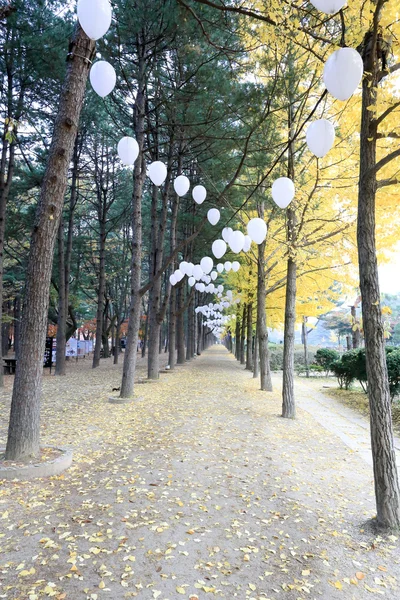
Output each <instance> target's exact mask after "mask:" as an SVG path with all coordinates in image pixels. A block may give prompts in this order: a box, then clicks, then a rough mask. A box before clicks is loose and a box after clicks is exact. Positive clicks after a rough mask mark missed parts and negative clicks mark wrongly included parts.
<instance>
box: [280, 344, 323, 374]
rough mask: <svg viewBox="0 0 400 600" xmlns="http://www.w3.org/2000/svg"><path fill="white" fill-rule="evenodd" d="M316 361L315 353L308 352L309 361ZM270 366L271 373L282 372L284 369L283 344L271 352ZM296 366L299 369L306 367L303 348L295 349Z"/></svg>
mask: <svg viewBox="0 0 400 600" xmlns="http://www.w3.org/2000/svg"><path fill="white" fill-rule="evenodd" d="M312 360H314V353H313V352H311V351H309V352H308V361H309V363H311V361H312ZM269 364H270V368H271V371H280V370H282V369H283V344H280V345H279V346H278V345H276V346H275V348H270V350H269ZM294 366H295V368H296V369H297V367H302V366H305V360H304V350H302V349H301V348H299V349H295V351H294Z"/></svg>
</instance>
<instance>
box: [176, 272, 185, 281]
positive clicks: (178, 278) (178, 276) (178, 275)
mask: <svg viewBox="0 0 400 600" xmlns="http://www.w3.org/2000/svg"><path fill="white" fill-rule="evenodd" d="M174 275H175V279H176V280H177V281H181V280H182V279H183V278H184V274H183V273H182V271H180V270H179V269H177V270H176V271H174Z"/></svg>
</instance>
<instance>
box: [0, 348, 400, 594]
mask: <svg viewBox="0 0 400 600" xmlns="http://www.w3.org/2000/svg"><path fill="white" fill-rule="evenodd" d="M89 366H90V365H89V363H87V365H82V364H81V365H79V366H78V367H76V368H75V366H73V365H71V371H70V373H69V374H68V375H67V377H65V378H55V377H51V378H50V377H46V378H45V381H44V400H43V419H42V427H43V442H44V443H57V444H60V445H70V446H73V447H74V453H75V460H74V463H73V466H72V468H71V469H70V470H69V471H67V472H65V473H64V474H63V475H61V476H59V477H54V478H52V479H49V480H39V481H36V482H4V483H3V484H2V485H0V598H10V599H11V598H13V599H20V600H27V599H30V600H37V599H38V598H47V597H54V598H56V599H58V600H64V599H65V598H68V599H71V600H79V599H80V598H82V599H85V598H86V599H90V600H100V599H102V598H109V599H112V600H119V599H125V598H139V599H140V600H152V599H153V598H159V600H167V599H168V600H177V599H179V598H186V599H187V600H189V599H194V598H199V600H203V599H204V600H206V599H209V598H225V599H232V598H238V599H239V600H247V599H250V600H258V599H261V598H263V599H265V598H269V599H270V600H272V599H288V600H299V599H305V598H308V599H314V598H315V599H316V598H323V599H324V600H330V599H335V598H345V599H349V600H353V599H354V600H358V599H360V598H369V597H370V596H371V595H383V596H384V598H390V599H398V598H399V595H400V587H399V583H398V581H399V576H400V566H399V562H400V553H399V541H398V539H397V537H396V536H387V537H384V538H383V537H375V536H374V535H373V534H371V533H369V531H368V530H367V529H365V530H364V526H363V523H364V522H365V521H366V519H368V518H370V517H371V516H372V515H373V514H374V495H373V487H372V474H371V468H370V466H369V465H368V464H367V463H366V462H365V460H364V459H363V457H362V456H361V455H360V452H358V451H355V450H354V449H353V448H352V447H349V446H348V445H346V443H343V441H342V440H341V439H339V438H338V437H337V435H336V433H331V431H328V430H327V428H326V426H325V425H326V423H325V424H324V426H321V424H320V423H319V422H318V420H317V419H315V418H314V417H313V416H312V414H310V412H307V411H306V410H302V409H301V408H300V409H299V411H298V413H299V414H298V418H297V419H296V420H295V421H287V420H284V419H282V418H281V417H280V416H279V414H280V397H279V393H272V394H267V393H264V392H260V391H259V390H258V382H257V381H255V380H253V379H252V377H251V374H249V373H248V372H246V371H245V370H243V367H241V366H240V365H239V364H238V363H237V362H236V361H235V360H234V358H233V357H232V356H231V355H229V354H228V353H227V351H226V350H225V349H224V348H223V347H221V346H214V347H213V348H211V349H210V350H209V351H207V352H206V353H204V354H203V355H202V356H201V357H198V358H197V359H196V360H194V361H192V362H191V363H190V364H186V365H185V366H182V367H179V368H177V369H176V371H175V372H171V373H168V374H165V375H161V379H160V381H159V382H158V383H151V384H146V385H140V386H139V385H138V386H137V388H136V390H137V393H138V394H139V393H140V396H142V397H143V400H141V401H139V402H135V403H133V404H131V405H119V406H118V405H116V406H111V405H110V404H108V402H107V399H108V396H109V395H110V391H111V387H113V386H115V385H118V384H119V379H120V367H113V366H112V365H111V364H110V362H108V361H103V362H102V365H101V367H100V369H98V370H96V371H94V372H93V371H91V370H90V368H89ZM139 388H140V389H139ZM310 394H311V392H310ZM307 395H308V392H307V391H306V390H305V389H301V391H300V394H299V404H300V405H301V404H302V403H303V405H304V407H305V402H306V399H307ZM3 401H4V402H3V403H4V406H3V407H2V412H1V418H2V419H3V424H4V429H3V431H5V424H6V421H7V416H8V396H7V393H5V394H3ZM308 408H309V409H310V411H311V412H312V409H313V407H310V406H309V407H308ZM328 418H330V417H329V414H328V413H326V414H325V417H324V420H325V421H326V420H327V419H328ZM319 420H321V419H320V418H319Z"/></svg>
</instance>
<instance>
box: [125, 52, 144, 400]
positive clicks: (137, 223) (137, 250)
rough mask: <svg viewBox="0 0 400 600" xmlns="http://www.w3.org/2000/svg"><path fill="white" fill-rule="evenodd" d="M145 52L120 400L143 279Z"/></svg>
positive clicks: (132, 354)
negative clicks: (126, 326)
mask: <svg viewBox="0 0 400 600" xmlns="http://www.w3.org/2000/svg"><path fill="white" fill-rule="evenodd" d="M145 52H146V47H145V45H144V44H142V45H140V46H139V65H138V80H137V95H136V102H135V111H136V123H135V133H136V141H137V143H138V146H139V156H138V158H137V159H136V162H135V167H134V172H133V173H134V187H133V194H132V258H131V294H130V295H131V299H130V306H129V321H128V332H127V339H126V348H125V354H124V366H123V372H122V382H121V393H120V396H121V398H129V397H131V396H132V395H133V391H134V381H135V372H136V360H137V345H138V339H139V328H140V312H141V306H140V305H141V295H140V286H141V277H142V191H143V184H144V180H145V177H146V163H145V159H144V156H143V143H144V120H145V77H144V69H145Z"/></svg>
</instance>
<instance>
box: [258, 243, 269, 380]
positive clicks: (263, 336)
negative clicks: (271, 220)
mask: <svg viewBox="0 0 400 600" xmlns="http://www.w3.org/2000/svg"><path fill="white" fill-rule="evenodd" d="M264 253H265V241H264V242H263V243H262V244H259V245H258V261H257V262H258V269H257V332H258V351H259V354H260V388H261V389H262V390H264V391H266V392H272V379H271V370H270V366H269V350H268V329H267V315H266V308H265V305H266V299H267V293H266V285H265V259H264Z"/></svg>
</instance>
